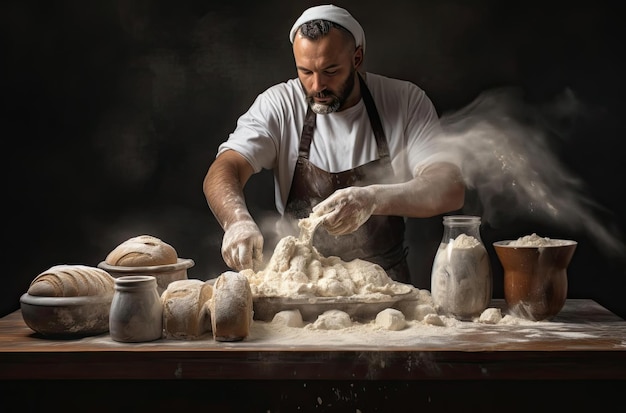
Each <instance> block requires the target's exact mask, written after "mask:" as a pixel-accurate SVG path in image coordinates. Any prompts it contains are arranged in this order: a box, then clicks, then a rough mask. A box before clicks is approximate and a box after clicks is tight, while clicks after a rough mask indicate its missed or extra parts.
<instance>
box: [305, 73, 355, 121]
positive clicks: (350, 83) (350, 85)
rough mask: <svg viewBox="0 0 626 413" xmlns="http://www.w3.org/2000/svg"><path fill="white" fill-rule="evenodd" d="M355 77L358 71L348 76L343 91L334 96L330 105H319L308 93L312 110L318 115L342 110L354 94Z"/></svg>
mask: <svg viewBox="0 0 626 413" xmlns="http://www.w3.org/2000/svg"><path fill="white" fill-rule="evenodd" d="M355 75H356V70H353V71H352V72H351V73H350V76H348V78H347V79H346V81H345V82H344V83H343V85H342V87H341V89H340V90H339V94H338V95H334V94H333V95H332V96H333V100H332V102H330V104H328V105H325V104H323V103H317V102H316V101H315V99H313V96H311V95H310V94H309V93H308V91H307V101H308V103H309V106H310V107H311V110H312V111H313V112H315V113H317V114H318V115H328V114H329V113H333V112H337V111H338V110H339V109H341V108H342V107H343V105H344V103H346V100H347V99H348V96H350V94H351V93H352V90H354V77H355ZM325 92H326V91H325ZM322 93H324V92H322ZM326 93H327V92H326Z"/></svg>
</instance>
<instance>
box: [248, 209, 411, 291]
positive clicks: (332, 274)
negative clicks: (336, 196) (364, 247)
mask: <svg viewBox="0 0 626 413" xmlns="http://www.w3.org/2000/svg"><path fill="white" fill-rule="evenodd" d="M320 222H321V218H320V217H319V216H317V215H315V214H311V215H310V216H309V218H304V219H301V220H300V221H299V222H298V226H299V227H300V235H299V237H298V238H296V237H294V236H291V235H288V236H286V237H284V238H282V239H281V240H280V241H279V242H278V244H276V247H275V248H274V253H273V255H272V257H271V258H270V261H269V262H268V264H267V266H266V267H265V269H263V270H261V271H258V272H256V273H255V272H254V271H253V270H243V271H242V274H244V275H245V276H246V277H248V281H249V282H250V287H251V288H252V292H253V294H254V296H255V297H290V298H312V297H347V296H367V297H368V298H373V297H376V296H378V297H380V298H383V297H385V296H393V295H398V294H406V293H409V292H411V291H412V287H411V286H409V285H407V284H402V283H398V282H395V281H393V280H392V279H391V277H389V275H388V274H387V273H386V272H385V270H384V269H383V268H382V267H381V266H379V265H377V264H374V263H371V262H369V261H365V260H361V259H355V260H352V261H349V262H345V261H343V260H342V259H341V258H339V257H334V256H331V257H324V256H322V255H321V254H320V253H319V252H318V251H317V249H316V248H315V247H314V246H313V245H312V244H311V238H312V233H313V232H314V231H315V228H317V226H318V225H319V224H320Z"/></svg>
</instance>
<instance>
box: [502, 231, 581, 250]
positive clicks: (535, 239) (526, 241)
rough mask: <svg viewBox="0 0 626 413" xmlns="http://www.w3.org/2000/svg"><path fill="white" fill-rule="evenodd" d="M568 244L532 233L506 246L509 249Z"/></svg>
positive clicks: (567, 242)
mask: <svg viewBox="0 0 626 413" xmlns="http://www.w3.org/2000/svg"><path fill="white" fill-rule="evenodd" d="M569 243H571V241H565V240H560V239H550V238H548V237H540V236H539V235H537V234H536V233H532V234H531V235H525V236H523V237H519V238H518V239H517V240H515V241H511V242H509V243H508V245H509V246H511V247H556V246H560V245H567V244H569Z"/></svg>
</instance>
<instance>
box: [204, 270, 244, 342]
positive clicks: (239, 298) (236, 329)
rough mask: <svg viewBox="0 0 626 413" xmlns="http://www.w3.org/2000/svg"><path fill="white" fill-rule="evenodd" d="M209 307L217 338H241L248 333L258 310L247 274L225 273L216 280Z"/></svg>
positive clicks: (228, 339) (214, 334) (233, 339)
mask: <svg viewBox="0 0 626 413" xmlns="http://www.w3.org/2000/svg"><path fill="white" fill-rule="evenodd" d="M209 307H210V310H211V324H212V329H213V338H214V339H215V340H216V341H240V340H243V339H244V338H246V337H247V336H248V334H249V333H250V327H251V325H252V316H253V314H254V311H253V308H252V290H251V289H250V284H249V283H248V278H247V277H246V276H245V275H243V274H241V273H238V272H234V271H226V272H224V273H222V274H221V275H220V276H219V277H218V278H217V280H216V281H215V286H214V288H213V298H212V299H211V301H210V302H209Z"/></svg>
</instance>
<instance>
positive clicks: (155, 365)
mask: <svg viewBox="0 0 626 413" xmlns="http://www.w3.org/2000/svg"><path fill="white" fill-rule="evenodd" d="M492 306H495V307H499V308H502V309H504V303H503V300H494V301H493V303H492ZM268 326H269V324H268V323H263V322H257V321H255V323H254V324H253V330H252V331H251V335H250V337H249V338H248V339H246V340H244V341H242V342H236V343H225V342H216V341H214V340H213V339H212V336H208V337H206V338H203V339H201V340H193V341H184V340H158V341H155V342H150V343H136V344H128V343H117V342H115V341H113V340H111V339H110V337H109V336H108V334H104V335H101V336H96V337H86V338H81V339H75V340H50V339H46V338H42V337H40V336H38V335H37V334H35V333H34V332H33V331H32V330H30V329H29V328H28V327H27V326H26V325H25V324H24V322H23V320H22V317H21V313H20V312H19V310H18V311H16V312H14V313H12V314H9V315H8V316H6V317H4V318H2V319H0V380H3V383H4V386H3V387H2V388H3V390H4V391H6V394H5V397H12V396H13V397H18V396H16V395H19V394H22V393H23V392H27V391H28V392H29V390H28V388H31V389H32V387H33V386H35V387H36V388H37V389H38V392H37V393H38V394H41V393H43V394H46V395H47V396H49V397H55V396H54V395H53V394H56V392H59V391H63V390H62V389H61V386H62V388H63V389H65V388H67V386H73V388H75V389H77V390H80V392H82V394H91V396H89V397H90V400H91V398H93V397H101V400H100V402H99V403H100V404H99V406H100V407H102V408H103V411H108V410H107V409H106V408H105V407H106V406H108V404H107V401H108V402H109V403H113V400H112V399H111V398H110V397H107V396H105V394H109V393H110V391H111V389H115V391H123V389H126V388H128V380H131V381H132V383H133V385H132V387H133V388H134V389H135V390H138V389H139V390H138V391H139V394H143V395H144V397H146V398H148V399H149V402H150V404H151V405H152V404H153V407H164V406H171V404H173V403H174V404H175V405H176V407H180V406H181V405H186V404H190V403H191V402H192V401H193V400H195V401H196V402H198V403H202V402H203V401H206V399H205V398H204V397H203V396H201V395H202V394H205V395H206V394H208V393H207V392H209V391H210V390H211V394H212V396H211V403H213V404H212V405H213V406H221V408H222V409H227V410H221V411H256V409H260V410H259V411H277V410H276V409H278V410H280V409H281V408H282V409H283V410H284V411H292V410H291V409H296V408H297V410H299V411H306V410H307V407H310V408H313V407H314V408H315V411H330V410H333V409H336V411H345V410H344V409H348V411H355V410H354V409H355V408H356V409H358V410H360V411H362V412H365V411H385V410H386V409H387V408H389V406H388V405H387V403H389V402H390V401H389V399H390V398H392V399H393V400H394V403H395V402H401V401H402V403H406V402H413V403H415V406H418V405H423V406H426V407H430V408H433V407H441V408H445V407H450V406H452V405H453V403H455V402H456V403H461V400H460V399H457V397H455V396H452V397H450V396H449V395H448V394H449V392H450V391H454V392H456V393H455V394H457V395H459V394H460V395H463V397H465V399H466V400H471V399H472V398H474V399H476V398H477V397H478V395H479V394H480V393H481V389H482V390H486V391H488V392H490V393H492V392H493V394H491V395H490V397H489V400H492V401H493V402H494V403H497V402H498V400H501V398H504V399H503V400H509V401H508V402H507V403H509V404H510V403H511V402H510V397H511V392H512V391H514V389H515V392H519V391H520V390H522V391H524V392H528V391H532V392H533V394H535V395H540V394H541V392H545V396H546V397H548V396H549V397H550V400H553V401H554V402H555V403H556V401H555V399H554V394H553V393H552V392H553V391H554V386H556V385H563V384H566V385H567V387H568V391H567V392H568V393H567V398H568V400H571V401H572V407H576V408H581V407H584V406H586V405H585V403H587V402H588V403H592V402H591V399H588V397H587V396H590V395H592V396H593V399H594V400H595V401H594V402H593V404H592V405H591V404H590V405H589V406H588V407H589V408H596V407H597V405H596V403H598V400H600V399H602V400H603V403H604V402H607V403H608V402H610V401H611V400H617V399H616V398H617V397H618V396H619V397H622V396H623V391H626V321H624V320H623V319H621V318H619V317H617V316H616V315H614V314H613V313H611V312H610V311H608V310H606V309H605V308H604V307H602V306H600V305H599V304H598V303H596V302H594V301H592V300H586V299H570V300H568V301H567V302H566V304H565V306H564V308H563V310H562V311H561V312H560V313H559V314H558V315H557V317H555V318H554V319H553V320H551V321H545V322H537V323H530V322H527V323H524V324H521V325H514V324H507V325H500V324H496V325H489V324H481V323H471V322H466V323H461V328H458V329H456V328H455V330H454V332H453V333H450V332H447V333H445V334H444V333H440V332H437V330H435V328H434V327H433V326H428V328H430V329H431V330H430V331H432V332H431V333H427V334H424V333H423V331H424V330H420V331H421V332H420V334H413V335H412V334H411V333H410V332H409V331H406V332H394V331H387V332H376V333H372V332H369V333H367V334H369V335H371V334H386V335H388V336H389V340H387V341H386V343H385V345H383V346H380V345H376V346H373V345H371V344H368V340H366V337H365V336H363V337H359V336H358V334H356V333H355V334H356V335H355V338H354V340H348V341H345V340H344V341H343V342H342V343H334V342H333V339H332V332H329V331H326V332H324V333H323V334H322V333H320V336H319V339H316V340H313V341H308V342H302V343H300V344H297V345H294V341H293V339H284V338H282V337H280V336H275V337H272V336H271V335H269V334H267V332H268V330H267V327H268ZM444 329H445V328H444ZM416 331H417V330H416ZM441 332H443V330H441ZM396 333H397V334H396ZM58 379H62V380H63V382H58ZM94 380H95V381H96V382H95V383H100V381H102V380H106V386H104V388H106V389H107V390H106V392H107V393H104V392H105V390H102V389H99V387H100V386H101V383H100V384H94ZM183 383H184V384H183ZM545 383H549V384H548V385H546V384H545ZM228 386H230V387H228ZM227 387H228V388H227ZM578 387H580V388H578ZM141 389H143V391H144V392H145V393H141ZM192 389H197V390H198V391H199V393H197V394H196V393H195V390H192ZM201 389H203V390H202V391H204V393H202V392H201V391H200V390H201ZM229 389H230V390H232V389H237V393H241V392H244V394H245V393H246V392H247V394H249V395H254V397H247V396H245V395H243V396H242V397H237V398H235V399H231V398H230V397H227V396H226V394H227V393H232V391H230V390H229ZM489 389H491V391H490V390H489ZM94 391H95V394H94ZM505 396H506V397H505ZM56 397H58V396H56ZM85 397H87V396H85ZM612 397H613V399H612ZM26 399H27V400H29V402H30V403H38V402H36V401H35V399H34V398H32V397H31V398H30V399H29V398H28V397H27V398H26ZM532 399H533V400H534V396H533V398H532ZM20 400H22V399H20ZM41 400H43V399H41ZM80 400H81V399H80V398H77V399H76V398H75V399H74V401H73V402H72V403H78V404H77V405H76V407H77V410H79V408H78V407H79V406H81V404H80ZM165 400H169V402H166V401H165ZM329 400H330V401H329ZM558 400H560V399H558ZM620 400H621V399H620ZM66 401H67V400H66ZM257 402H258V403H257ZM377 402H378V403H377ZM474 402H475V403H479V404H480V403H486V400H484V399H480V400H478V401H477V400H474ZM137 403H139V400H138V401H137ZM144 403H146V401H145V400H144ZM359 403H360V404H359ZM382 403H385V406H384V407H382V406H381V404H382ZM530 403H531V401H530V399H528V400H526V401H524V400H521V399H520V400H519V401H517V402H516V403H515V404H514V405H510V406H508V407H507V410H509V411H510V410H511V408H513V410H515V408H516V407H519V408H520V411H521V409H522V408H525V407H527V408H533V410H535V408H536V407H537V406H533V405H532V404H530ZM377 405H379V407H378V409H380V410H376V409H377V408H376V407H375V406H377ZM33 406H34V407H44V406H45V405H44V404H43V402H42V401H40V404H35V405H33ZM111 406H113V405H112V404H111V405H110V406H109V407H111ZM141 406H145V404H141ZM359 406H360V407H359ZM64 407H66V408H71V406H70V405H66V406H64ZM558 407H559V408H562V407H563V404H562V400H560V402H559V404H558ZM272 408H273V409H274V410H272ZM301 408H302V409H304V410H301ZM70 410H71V409H70Z"/></svg>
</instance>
